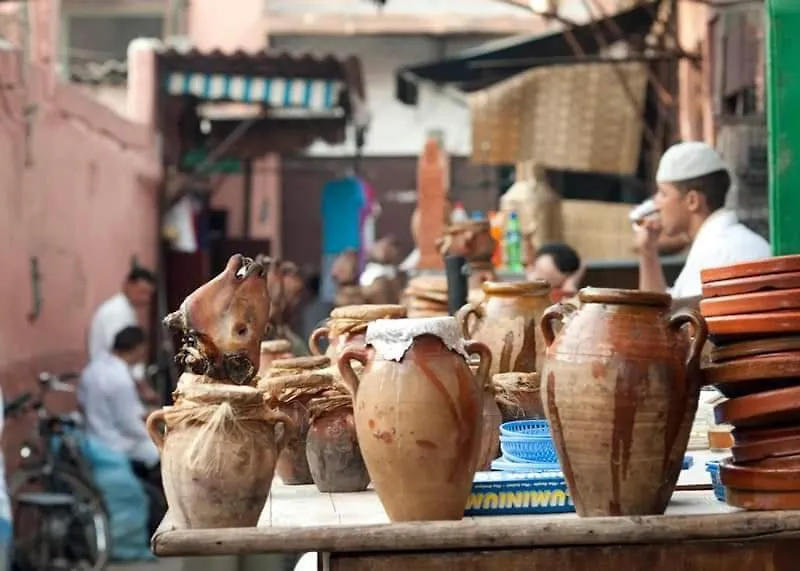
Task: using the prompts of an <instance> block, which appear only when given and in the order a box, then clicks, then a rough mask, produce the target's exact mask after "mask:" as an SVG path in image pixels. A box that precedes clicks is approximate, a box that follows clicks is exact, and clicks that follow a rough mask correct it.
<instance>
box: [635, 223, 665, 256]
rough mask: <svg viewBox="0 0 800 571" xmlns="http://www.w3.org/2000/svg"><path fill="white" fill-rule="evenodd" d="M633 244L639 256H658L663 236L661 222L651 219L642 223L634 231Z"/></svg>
mask: <svg viewBox="0 0 800 571" xmlns="http://www.w3.org/2000/svg"><path fill="white" fill-rule="evenodd" d="M634 232H635V233H634V239H633V244H634V247H635V249H636V251H637V252H638V253H639V254H658V238H659V236H661V222H660V221H659V220H658V219H654V218H649V219H645V220H644V221H642V223H641V224H639V225H637V226H636V229H635V230H634Z"/></svg>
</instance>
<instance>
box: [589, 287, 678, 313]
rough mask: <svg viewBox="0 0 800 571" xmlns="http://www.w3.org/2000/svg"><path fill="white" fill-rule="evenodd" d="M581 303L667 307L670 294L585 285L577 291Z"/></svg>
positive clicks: (669, 302) (670, 298)
mask: <svg viewBox="0 0 800 571" xmlns="http://www.w3.org/2000/svg"><path fill="white" fill-rule="evenodd" d="M578 299H579V300H580V301H581V303H610V304H615V305H639V306H644V307H663V308H669V307H670V305H672V296H671V295H669V294H668V293H655V292H651V291H641V290H637V289H617V288H601V287H585V288H583V289H581V290H580V291H579V292H578Z"/></svg>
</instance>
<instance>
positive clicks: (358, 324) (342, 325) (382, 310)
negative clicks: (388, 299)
mask: <svg viewBox="0 0 800 571" xmlns="http://www.w3.org/2000/svg"><path fill="white" fill-rule="evenodd" d="M405 316H406V307H405V306H403V305H345V306H343V307H337V308H335V309H334V310H333V311H331V317H330V319H329V320H328V325H327V326H326V327H319V328H317V329H315V330H314V331H313V332H312V333H311V336H310V337H309V338H308V347H309V349H311V353H312V354H313V355H321V354H322V351H321V350H320V347H319V341H320V339H321V338H323V337H324V338H327V340H328V349H327V351H325V356H327V357H330V358H331V359H333V360H335V359H336V358H337V357H338V355H339V353H340V352H341V350H342V349H343V348H344V347H345V345H347V344H349V343H363V341H364V335H366V332H367V325H368V324H369V322H370V321H375V320H376V319H400V318H403V317H405Z"/></svg>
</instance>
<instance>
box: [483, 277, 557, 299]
mask: <svg viewBox="0 0 800 571" xmlns="http://www.w3.org/2000/svg"><path fill="white" fill-rule="evenodd" d="M481 287H482V288H483V293H485V294H486V295H513V296H521V295H545V294H548V293H550V289H551V288H550V284H549V283H547V282H546V281H544V280H526V281H518V282H492V281H487V282H483V284H482V285H481Z"/></svg>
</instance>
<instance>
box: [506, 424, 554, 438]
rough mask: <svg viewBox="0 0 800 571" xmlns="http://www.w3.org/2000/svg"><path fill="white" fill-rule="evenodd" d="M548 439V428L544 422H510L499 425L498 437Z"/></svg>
mask: <svg viewBox="0 0 800 571" xmlns="http://www.w3.org/2000/svg"><path fill="white" fill-rule="evenodd" d="M521 435H525V436H528V437H534V438H550V426H549V425H548V424H547V421H546V420H512V421H511V422H504V423H503V424H501V425H500V436H521Z"/></svg>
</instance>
